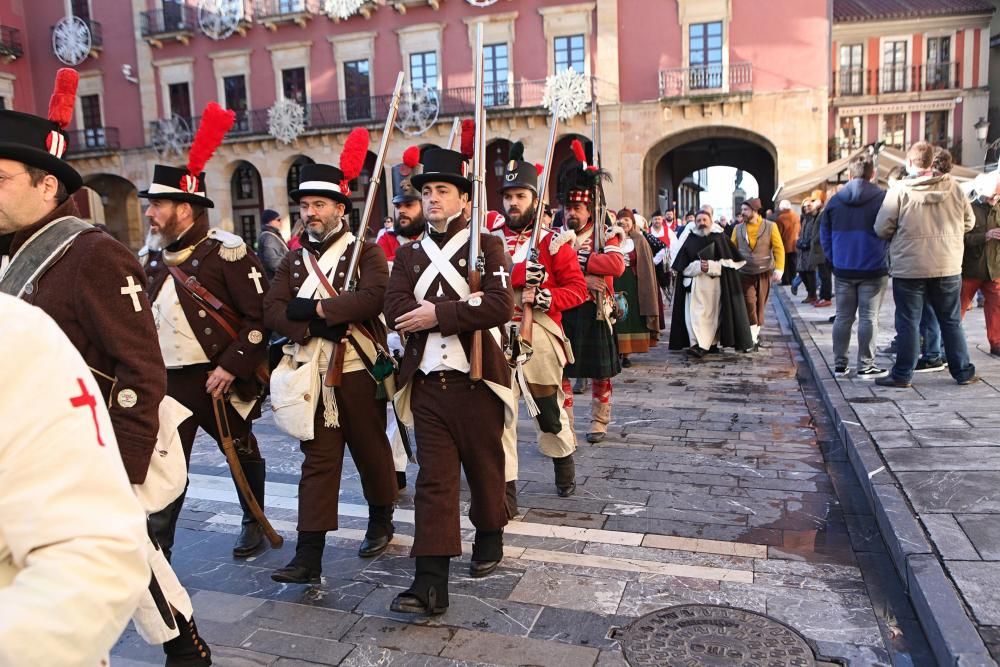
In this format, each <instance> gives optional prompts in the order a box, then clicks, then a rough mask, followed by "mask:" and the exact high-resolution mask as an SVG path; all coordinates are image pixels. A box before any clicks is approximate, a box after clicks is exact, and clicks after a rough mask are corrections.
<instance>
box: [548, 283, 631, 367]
mask: <svg viewBox="0 0 1000 667" xmlns="http://www.w3.org/2000/svg"><path fill="white" fill-rule="evenodd" d="M562 325H563V331H565V332H566V338H568V339H569V343H570V347H571V348H572V349H573V357H574V359H575V361H574V362H573V363H572V364H568V365H567V366H566V370H565V372H564V374H565V375H566V377H571V378H591V379H601V380H603V379H607V378H611V377H614V376H616V375H618V374H619V373H621V372H622V367H621V362H620V361H619V359H618V340H617V339H616V337H615V335H614V333H613V332H612V331H611V327H609V326H608V323H607V322H606V321H604V320H598V319H597V304H595V303H594V302H593V301H585V302H584V303H582V304H580V305H579V306H577V307H576V308H573V309H572V310H564V311H563V313H562Z"/></svg>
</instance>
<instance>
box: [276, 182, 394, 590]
mask: <svg viewBox="0 0 1000 667" xmlns="http://www.w3.org/2000/svg"><path fill="white" fill-rule="evenodd" d="M344 185H346V180H345V179H344V174H343V172H341V170H340V169H338V168H337V167H333V166H330V165H325V164H310V165H306V166H305V167H303V168H302V177H301V183H300V185H299V188H298V189H297V190H293V191H292V192H291V193H289V194H290V196H291V197H292V198H293V199H297V200H298V201H299V210H300V211H301V217H302V220H303V222H304V223H305V230H304V231H303V233H302V236H301V237H300V238H301V242H302V249H301V250H298V251H295V252H291V253H288V254H287V255H286V256H285V258H284V259H283V260H282V262H281V265H280V266H279V267H278V272H277V274H276V276H275V280H274V284H273V285H272V286H271V289H270V291H269V292H268V294H267V297H266V298H265V299H264V323H265V324H266V325H267V326H268V327H269V328H272V329H274V330H275V331H277V332H278V333H280V334H282V335H284V336H287V337H288V338H289V339H290V340H292V341H294V342H295V343H297V346H296V348H295V354H296V356H297V357H298V356H301V357H302V358H305V359H312V358H313V357H314V356H315V355H314V352H313V351H314V348H315V347H316V346H319V348H320V349H319V351H318V359H317V362H316V371H317V372H318V373H319V375H320V379H321V381H322V379H324V378H325V376H326V375H327V373H328V372H330V371H329V370H328V369H329V362H330V359H331V358H333V356H334V349H335V346H336V345H337V344H339V343H340V341H341V340H342V339H344V338H345V337H346V339H347V341H348V342H347V346H346V348H345V352H344V359H343V369H342V370H343V376H342V378H341V381H340V385H339V386H338V387H332V388H327V387H324V388H323V389H322V391H321V394H322V396H321V397H319V399H318V400H317V405H316V411H315V413H314V414H313V418H314V419H313V433H314V437H313V439H312V440H306V441H302V442H301V445H300V446H301V448H302V453H303V454H305V460H304V461H303V462H302V477H301V479H300V480H299V524H298V533H299V534H298V543H297V545H296V548H295V557H294V558H293V559H292V561H291V562H290V563H289V564H288V565H287V566H286V567H283V568H281V569H279V570H277V571H276V572H274V573H273V574H272V575H271V578H272V579H274V580H275V581H280V582H286V583H294V584H307V583H319V581H320V574H321V570H322V568H321V562H322V556H323V546H324V544H325V541H326V532H327V531H329V530H337V505H338V502H337V501H338V495H339V491H340V476H341V471H342V468H343V463H344V445H345V444H346V445H347V447H348V448H349V449H350V450H351V458H353V459H354V464H355V465H356V466H357V468H358V472H359V473H360V476H361V487H362V489H363V490H364V495H365V500H367V501H368V532H367V533H366V535H365V540H364V542H362V544H361V548H360V549H359V551H358V555H359V556H361V557H362V558H371V557H373V556H377V555H378V554H380V553H382V552H383V551H385V549H386V547H387V546H389V541H390V540H391V539H392V535H393V525H392V509H393V503H394V502H395V500H396V493H397V484H396V475H395V470H394V468H393V464H392V452H391V451H390V449H389V441H388V440H387V439H386V435H385V427H386V403H387V394H386V391H385V387H383V388H382V391H381V392H379V391H378V390H379V387H378V382H380V381H384V380H385V379H386V378H385V377H384V376H383V377H379V376H380V375H383V373H382V372H381V371H380V370H379V368H380V367H384V366H385V364H386V363H388V364H389V366H388V372H389V373H391V370H392V366H391V362H389V358H388V356H387V353H386V349H387V348H386V332H385V326H384V325H383V324H382V323H381V321H380V320H379V314H380V313H381V312H382V302H383V299H384V297H385V287H386V284H387V283H388V282H389V269H388V266H387V265H386V260H385V253H383V252H382V249H381V248H379V247H378V246H377V245H376V244H375V243H372V242H368V241H364V240H363V239H362V240H361V241H360V242H361V243H363V244H364V245H363V247H362V250H361V256H360V260H359V263H358V267H359V270H358V276H357V281H358V282H357V289H356V290H354V291H345V290H344V287H345V285H347V284H349V282H350V281H349V280H348V278H347V276H346V275H345V273H346V268H347V265H348V264H349V263H350V262H349V259H350V257H351V254H352V251H353V249H354V244H355V243H358V242H359V241H358V240H357V239H356V238H355V237H354V235H353V234H352V233H351V232H350V230H349V229H348V225H347V224H346V220H347V214H348V213H349V212H350V210H351V200H350V198H349V197H348V194H349V192H344ZM317 270H318V271H317ZM320 273H321V274H322V275H323V276H324V277H325V278H326V283H327V284H329V286H330V287H333V289H334V290H336V292H335V294H334V295H331V294H330V293H329V292H328V290H327V289H326V285H324V281H323V280H321V279H320ZM359 325H360V326H359ZM348 327H350V329H348ZM369 336H371V337H369ZM380 361H381V364H380ZM275 391H277V389H275ZM377 394H379V395H381V398H378V397H377V396H376V395H377ZM272 400H274V401H277V400H278V399H277V396H272ZM345 441H346V442H345Z"/></svg>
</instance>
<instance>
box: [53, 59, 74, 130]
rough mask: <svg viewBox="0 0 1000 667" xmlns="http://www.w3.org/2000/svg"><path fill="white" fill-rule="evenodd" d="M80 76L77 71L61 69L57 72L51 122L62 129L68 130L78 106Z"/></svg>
mask: <svg viewBox="0 0 1000 667" xmlns="http://www.w3.org/2000/svg"><path fill="white" fill-rule="evenodd" d="M79 82H80V75H79V74H77V72H76V70H75V69H70V68H69V67H63V68H60V69H59V71H58V72H56V83H55V89H54V90H53V91H52V97H51V98H50V99H49V120H51V121H52V122H53V123H56V124H57V125H58V126H59V127H60V128H62V129H66V127H67V126H68V125H69V122H70V121H71V120H72V119H73V107H75V106H76V86H77V84H78V83H79Z"/></svg>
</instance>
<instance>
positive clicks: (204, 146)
mask: <svg viewBox="0 0 1000 667" xmlns="http://www.w3.org/2000/svg"><path fill="white" fill-rule="evenodd" d="M234 122H236V112H235V111H232V110H230V109H223V108H222V107H221V106H219V104H218V102H209V103H208V106H206V107H205V110H204V111H203V112H202V114H201V124H200V125H199V126H198V132H197V133H196V134H195V135H194V141H193V142H191V150H189V151H188V163H187V170H188V173H189V174H191V175H192V176H194V177H195V178H197V177H198V174H200V173H201V172H203V171H205V165H206V164H208V161H209V160H210V159H211V158H212V154H213V153H215V149H216V148H218V147H219V145H220V144H221V143H222V140H223V139H224V138H225V136H226V132H229V128H231V127H232V126H233V123H234Z"/></svg>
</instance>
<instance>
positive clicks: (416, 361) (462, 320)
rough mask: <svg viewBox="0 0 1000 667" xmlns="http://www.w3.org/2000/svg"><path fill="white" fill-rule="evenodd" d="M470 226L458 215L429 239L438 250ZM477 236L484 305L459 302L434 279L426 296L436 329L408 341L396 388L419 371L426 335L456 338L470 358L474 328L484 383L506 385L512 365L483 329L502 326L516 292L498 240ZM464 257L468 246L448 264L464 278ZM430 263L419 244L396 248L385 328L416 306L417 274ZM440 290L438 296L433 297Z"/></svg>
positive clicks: (393, 325)
mask: <svg viewBox="0 0 1000 667" xmlns="http://www.w3.org/2000/svg"><path fill="white" fill-rule="evenodd" d="M468 225H469V221H468V220H467V219H466V218H465V217H464V216H459V217H458V218H456V219H455V220H453V221H452V222H451V223H450V224H449V225H448V229H447V231H446V232H445V234H444V235H442V236H441V237H440V238H438V239H434V236H435V235H431V239H432V240H435V242H437V243H438V245H439V246H443V245H444V244H445V243H447V241H448V239H450V238H451V237H452V236H454V235H455V234H457V233H458V232H459V231H460V230H462V229H464V228H466V227H467V226H468ZM480 237H481V243H482V246H481V247H482V251H483V255H484V256H485V260H486V265H485V269H484V271H483V276H482V283H481V291H482V292H483V297H482V303H480V305H478V306H473V305H471V304H469V303H467V302H463V301H461V300H460V298H459V295H458V293H457V292H456V291H455V290H454V289H452V287H451V285H449V284H448V283H447V281H445V280H444V279H442V277H441V276H438V277H437V278H436V279H435V280H434V281H433V282H432V283H431V286H430V288H429V289H428V290H427V295H426V296H425V297H424V298H425V299H426V300H427V301H429V302H431V303H433V304H435V306H436V311H437V319H438V326H437V328H435V329H431V330H426V331H418V332H416V333H413V334H410V335H409V336H407V337H406V349H405V350H404V353H403V361H402V363H401V364H400V369H399V380H398V382H397V386H399V387H405V386H406V385H407V384H409V382H410V380H411V379H412V378H413V374H414V373H415V372H416V371H417V369H418V368H419V366H420V361H421V359H422V358H423V355H424V347H425V345H426V344H427V334H428V333H430V332H431V331H438V332H440V333H441V335H443V336H454V335H457V336H458V337H459V339H460V340H461V342H462V347H463V348H464V349H465V354H466V356H468V355H469V351H470V349H471V346H472V332H474V331H477V330H482V331H483V335H482V339H483V379H484V380H488V381H490V382H494V383H496V384H498V385H501V386H505V387H507V386H510V380H511V376H510V367H509V366H508V365H507V360H506V358H505V357H504V353H503V349H502V348H501V347H500V346H499V345H497V344H496V342H495V341H494V340H493V337H492V336H491V335H490V334H489V333H488V332H487V331H486V330H487V329H491V328H493V327H501V328H502V327H503V325H505V324H506V323H507V322H509V321H510V318H511V316H512V315H513V314H514V292H513V289H512V288H511V285H510V280H509V279H508V275H509V274H507V269H506V267H507V254H506V252H505V251H504V247H503V243H502V242H501V241H500V239H498V238H496V237H495V236H493V235H492V234H489V233H487V232H483V233H482V234H480ZM468 256H469V244H468V242H466V243H465V244H463V245H462V247H461V248H460V249H459V250H458V252H457V253H455V255H454V257H452V260H451V264H452V266H454V267H455V269H457V270H458V273H459V274H460V275H461V276H462V277H463V278H466V279H468V274H469V270H468V269H469V267H468ZM430 264H431V261H430V258H429V257H428V256H427V253H426V252H425V251H424V250H423V248H422V247H421V245H420V242H418V241H413V242H410V243H407V244H406V245H403V246H400V248H399V250H397V251H396V261H395V262H393V265H392V273H391V274H390V275H389V288H388V289H387V290H386V294H385V317H386V320H387V324H388V325H389V328H391V329H396V328H397V327H396V318H398V317H401V316H402V315H404V314H405V313H408V312H409V311H411V310H413V309H414V308H416V307H417V306H418V305H419V304H418V303H417V299H416V297H415V296H414V294H413V290H414V288H415V287H416V284H417V280H419V279H420V272H421V271H423V270H426V269H427V267H428V266H430ZM439 289H440V290H441V296H437V294H438V290H439Z"/></svg>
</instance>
